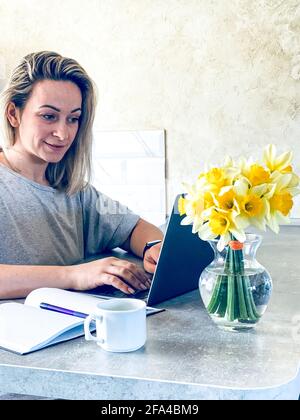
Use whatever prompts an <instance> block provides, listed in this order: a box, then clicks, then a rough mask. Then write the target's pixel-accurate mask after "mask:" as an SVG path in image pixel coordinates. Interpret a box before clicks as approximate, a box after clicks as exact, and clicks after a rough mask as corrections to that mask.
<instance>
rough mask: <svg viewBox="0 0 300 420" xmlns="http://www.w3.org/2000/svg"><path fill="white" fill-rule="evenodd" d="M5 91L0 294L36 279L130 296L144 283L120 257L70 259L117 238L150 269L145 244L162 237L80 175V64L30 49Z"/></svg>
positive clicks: (88, 105) (86, 91) (87, 143)
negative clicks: (105, 288) (107, 289)
mask: <svg viewBox="0 0 300 420" xmlns="http://www.w3.org/2000/svg"><path fill="white" fill-rule="evenodd" d="M3 99H4V126H5V131H6V135H5V139H4V140H5V143H4V147H3V148H2V149H0V217H1V227H0V298H2V299H4V298H17V297H24V296H26V295H27V294H28V293H29V292H30V291H32V290H33V289H36V288H39V287H59V288H63V289H75V290H87V289H92V288H94V287H97V286H100V285H104V284H109V285H113V286H114V287H116V288H118V289H120V290H122V291H123V292H125V293H129V294H130V293H134V292H135V290H140V289H146V288H148V287H149V286H150V281H149V279H148V276H147V275H146V273H145V272H144V271H143V270H141V269H140V268H138V267H137V266H136V265H135V264H132V263H130V262H128V261H124V260H121V259H118V258H113V257H109V258H104V259H101V260H97V261H93V262H88V263H81V264H78V262H79V261H82V260H84V258H87V257H88V256H91V255H93V254H97V253H100V252H102V251H104V250H108V249H112V248H115V247H117V246H120V247H121V248H123V249H125V250H130V251H132V252H133V253H134V254H136V255H138V256H140V257H144V268H145V270H146V271H148V272H153V271H154V269H155V264H156V261H157V259H158V254H159V249H160V243H158V244H155V245H154V246H151V247H146V248H145V244H146V243H147V242H148V241H152V240H161V239H162V236H163V235H162V232H161V231H160V230H159V229H158V228H157V227H155V226H154V225H152V224H150V223H148V222H146V221H145V220H143V219H141V218H139V216H137V215H135V214H133V213H132V212H131V211H129V210H128V209H127V207H125V206H123V205H121V204H120V203H117V202H115V201H113V200H111V199H110V198H108V197H106V196H104V195H103V194H101V193H100V192H98V191H97V190H96V189H95V188H93V187H92V186H91V185H90V184H89V183H87V182H85V179H86V178H87V179H88V178H89V175H90V152H91V138H92V135H91V131H92V123H93V118H94V110H95V93H94V87H93V82H92V80H91V79H90V78H89V76H88V75H87V73H86V72H85V70H84V69H83V68H82V67H81V66H80V65H79V64H78V63H77V62H76V61H75V60H73V59H70V58H65V57H62V56H61V55H59V54H57V53H54V52H47V51H43V52H38V53H32V54H29V55H27V56H26V57H25V58H24V59H23V60H22V61H21V63H20V64H19V65H18V66H17V68H16V69H15V70H14V72H13V74H12V77H11V80H10V82H9V84H8V87H7V89H6V90H5V91H4V93H3ZM144 249H146V252H145V253H144ZM143 253H144V255H143Z"/></svg>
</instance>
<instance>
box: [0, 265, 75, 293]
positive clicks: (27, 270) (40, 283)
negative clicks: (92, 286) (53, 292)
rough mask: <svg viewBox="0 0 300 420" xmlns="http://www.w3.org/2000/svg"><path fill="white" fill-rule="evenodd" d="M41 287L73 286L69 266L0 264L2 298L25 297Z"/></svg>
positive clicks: (67, 287)
mask: <svg viewBox="0 0 300 420" xmlns="http://www.w3.org/2000/svg"><path fill="white" fill-rule="evenodd" d="M39 287H59V288H61V289H69V288H72V281H71V279H70V276H69V274H68V270H67V267H63V266H62V267H60V266H33V265H6V264H0V299H13V298H21V297H25V296H27V295H28V293H30V292H31V291H32V290H34V289H37V288H39Z"/></svg>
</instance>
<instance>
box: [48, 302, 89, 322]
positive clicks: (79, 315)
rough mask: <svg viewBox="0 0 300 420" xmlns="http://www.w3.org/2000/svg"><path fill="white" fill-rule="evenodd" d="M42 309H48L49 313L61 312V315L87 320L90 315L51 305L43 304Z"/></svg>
mask: <svg viewBox="0 0 300 420" xmlns="http://www.w3.org/2000/svg"><path fill="white" fill-rule="evenodd" d="M40 308H41V309H47V310H48V311H54V312H60V313H61V314H66V315H72V316H77V318H86V317H87V316H88V314H84V313H83V312H77V311H72V310H71V309H67V308H62V307H61V306H55V305H50V304H49V303H45V302H41V303H40Z"/></svg>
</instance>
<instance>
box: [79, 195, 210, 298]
mask: <svg viewBox="0 0 300 420" xmlns="http://www.w3.org/2000/svg"><path fill="white" fill-rule="evenodd" d="M179 197H180V195H178V196H177V197H176V199H175V203H174V206H173V209H172V213H171V216H170V218H169V221H168V224H167V228H166V231H165V235H164V239H163V242H162V246H161V250H160V255H159V259H158V261H157V266H156V270H155V272H154V274H153V277H152V282H151V287H150V289H149V290H146V291H138V292H137V293H135V294H134V295H127V294H126V293H124V292H122V291H120V290H118V289H116V288H114V287H113V286H100V287H97V288H96V289H92V290H89V291H87V293H89V294H93V295H95V296H99V297H118V298H120V297H126V298H128V297H133V298H138V299H143V300H145V301H146V303H147V306H153V305H157V304H158V303H161V302H164V301H166V300H169V299H171V298H174V297H176V296H179V295H182V294H184V293H187V292H190V291H192V290H195V289H197V288H198V282H199V277H200V274H201V272H202V271H203V270H204V268H205V267H206V266H207V265H208V264H210V263H211V261H212V260H213V258H214V253H213V250H212V248H211V246H210V245H209V243H208V242H206V241H202V240H201V239H200V238H199V236H198V235H197V234H193V233H192V225H188V226H183V225H180V222H181V220H182V219H183V217H184V216H180V215H179V212H178V200H179ZM113 254H114V252H113ZM110 255H111V254H110ZM114 255H115V256H116V257H118V258H124V259H127V260H130V261H132V262H134V263H136V264H138V265H140V266H142V260H141V259H139V258H138V257H132V255H130V254H128V253H127V252H124V253H123V254H122V253H118V252H117V254H114Z"/></svg>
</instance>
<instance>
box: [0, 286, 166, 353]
mask: <svg viewBox="0 0 300 420" xmlns="http://www.w3.org/2000/svg"><path fill="white" fill-rule="evenodd" d="M100 300H102V299H101V298H99V297H93V296H88V295H86V294H83V293H78V292H70V291H66V290H61V289H55V288H40V289H36V290H34V291H33V292H31V293H30V294H29V295H28V296H27V298H26V300H25V302H24V304H21V303H16V302H8V303H2V304H0V347H2V348H4V349H7V350H11V351H13V352H16V353H19V354H26V353H30V352H33V351H36V350H39V349H41V348H44V347H47V346H50V345H53V344H56V343H59V342H61V341H67V340H70V339H72V338H75V337H79V336H81V335H84V326H83V323H84V318H85V316H86V315H88V314H90V313H93V312H94V311H95V308H96V306H97V304H98V303H99V301H100ZM43 306H47V307H49V306H50V307H51V306H53V307H54V308H53V309H55V311H54V310H53V309H52V310H46V309H42V308H41V307H43ZM59 308H61V309H59ZM58 310H64V312H68V311H69V312H70V313H72V315H69V314H65V313H60V312H57V311H58ZM74 311H76V312H75V313H74ZM160 311H161V310H160V309H155V308H149V307H147V315H151V314H153V313H156V312H160ZM91 328H92V329H93V326H92V327H91Z"/></svg>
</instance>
